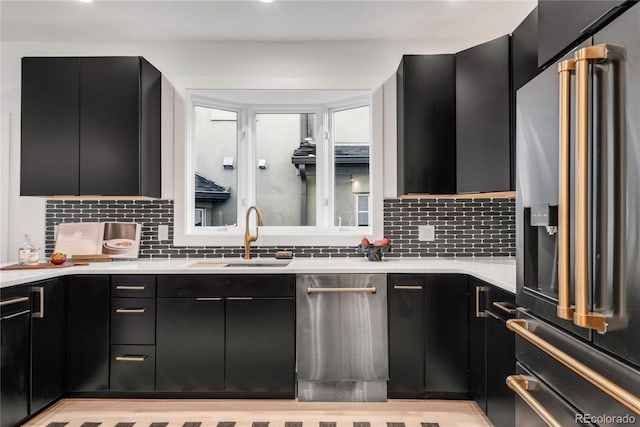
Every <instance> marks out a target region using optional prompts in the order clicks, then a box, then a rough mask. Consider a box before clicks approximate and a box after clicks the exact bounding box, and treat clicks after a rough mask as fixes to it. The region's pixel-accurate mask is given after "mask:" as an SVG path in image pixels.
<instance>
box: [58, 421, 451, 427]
mask: <svg viewBox="0 0 640 427" xmlns="http://www.w3.org/2000/svg"><path fill="white" fill-rule="evenodd" d="M68 424H69V423H65V422H54V423H49V424H48V425H47V427H66V426H67V425H68ZM145 424H146V423H145ZM312 424H313V425H314V426H315V423H303V422H301V421H288V422H286V423H285V424H284V425H285V427H314V426H312ZM337 424H338V423H337V422H330V421H321V422H319V423H318V426H315V427H336V426H337ZM420 424H421V427H440V425H439V424H438V423H420ZM101 425H102V423H99V422H85V423H82V425H81V426H80V427H100V426H101ZM168 425H169V423H168V422H167V423H163V422H160V423H158V422H156V423H151V424H149V426H148V427H167V426H168ZM201 425H202V422H198V421H189V422H185V423H184V424H183V425H182V427H200V426H201ZM235 425H236V423H235V422H234V421H221V422H219V423H218V424H217V427H235ZM103 427H105V426H103ZM115 427H146V426H145V425H144V424H143V423H135V422H121V423H117V424H116V425H115ZM251 427H269V422H265V421H259V422H254V423H252V424H251ZM353 427H371V423H369V422H366V421H356V422H354V423H353ZM387 427H406V425H405V423H394V422H388V423H387Z"/></svg>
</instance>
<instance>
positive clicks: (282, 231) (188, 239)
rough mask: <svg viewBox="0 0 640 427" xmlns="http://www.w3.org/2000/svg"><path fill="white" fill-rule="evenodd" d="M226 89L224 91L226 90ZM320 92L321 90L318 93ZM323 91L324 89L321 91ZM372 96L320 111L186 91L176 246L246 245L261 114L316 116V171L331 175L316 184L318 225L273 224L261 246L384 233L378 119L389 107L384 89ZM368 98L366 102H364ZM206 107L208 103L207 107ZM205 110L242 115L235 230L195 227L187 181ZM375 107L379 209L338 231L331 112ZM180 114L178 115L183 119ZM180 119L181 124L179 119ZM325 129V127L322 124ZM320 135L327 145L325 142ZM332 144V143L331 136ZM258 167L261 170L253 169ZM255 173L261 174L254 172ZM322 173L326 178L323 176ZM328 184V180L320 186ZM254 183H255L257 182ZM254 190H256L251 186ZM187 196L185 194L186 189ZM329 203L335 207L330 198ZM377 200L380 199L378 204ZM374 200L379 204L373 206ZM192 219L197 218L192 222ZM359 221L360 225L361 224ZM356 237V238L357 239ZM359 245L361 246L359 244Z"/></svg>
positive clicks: (178, 152) (374, 183) (374, 184)
mask: <svg viewBox="0 0 640 427" xmlns="http://www.w3.org/2000/svg"><path fill="white" fill-rule="evenodd" d="M222 90H224V89H222ZM312 90H315V89H312ZM319 90H322V89H319ZM367 91H368V92H369V95H368V96H366V97H363V98H361V99H355V100H354V99H351V100H348V101H343V102H340V103H332V104H325V105H324V106H322V107H321V108H320V109H319V108H318V106H319V105H320V104H312V105H308V104H307V105H303V104H290V105H251V106H249V105H246V104H241V103H232V102H229V101H225V100H221V99H215V98H213V97H209V96H203V95H201V94H200V93H201V92H202V91H190V90H186V96H185V102H184V104H183V105H184V110H185V112H184V116H183V117H184V118H185V121H184V123H182V125H183V126H184V128H183V129H184V132H185V133H184V135H185V136H186V139H185V140H184V143H182V144H181V143H180V142H181V141H180V139H179V138H178V137H177V138H176V144H175V146H174V149H175V160H176V167H175V168H174V178H175V179H174V182H175V186H176V187H175V188H176V203H175V207H174V209H175V221H176V224H175V228H174V244H176V245H186V246H241V245H242V244H243V241H244V240H243V235H244V230H245V215H244V212H246V209H247V208H248V207H249V206H252V205H253V204H254V203H255V200H256V198H255V197H256V181H255V179H256V170H257V150H256V148H257V146H256V141H255V138H253V135H254V133H255V120H253V118H254V117H255V114H260V113H267V114H269V113H283V114H284V113H297V114H303V113H315V114H318V115H317V116H316V124H315V129H316V132H317V135H318V137H317V138H316V139H317V141H316V143H317V145H316V150H317V151H316V157H317V160H316V161H317V162H318V163H317V164H316V168H317V170H318V171H319V170H320V167H324V170H326V173H325V174H324V176H323V177H320V176H318V177H317V179H316V183H317V185H318V188H317V191H316V206H317V212H316V215H317V220H316V225H314V226H290V227H286V226H269V225H268V224H267V225H265V226H262V227H261V228H260V240H259V243H258V244H259V245H261V246H310V245H323V246H324V245H332V246H336V245H354V244H355V243H354V242H355V241H356V240H357V237H361V236H362V235H363V234H364V235H370V236H373V235H382V204H383V203H382V197H383V194H382V173H380V174H375V175H374V174H373V173H372V171H373V170H375V169H376V166H375V165H376V164H377V165H379V166H378V167H379V170H380V171H382V158H381V156H382V151H383V147H382V134H383V132H382V130H383V129H382V125H381V123H380V122H378V123H376V122H375V121H374V118H375V116H376V113H377V116H378V118H379V120H380V121H381V120H382V114H383V111H382V109H383V103H382V101H383V100H382V93H381V91H377V93H376V92H373V91H370V90H367ZM362 99H366V102H363V101H362ZM202 104H204V105H202ZM196 105H198V106H204V107H209V108H217V109H224V110H230V111H235V112H237V113H238V118H239V119H238V146H237V153H236V159H237V161H236V165H237V180H238V190H237V191H238V197H237V209H238V210H237V218H238V223H237V225H236V226H234V227H229V226H220V227H218V226H213V227H212V226H205V227H195V226H194V224H193V209H194V208H195V200H194V198H193V197H192V195H193V191H194V183H193V181H194V180H193V179H187V176H189V177H190V176H192V175H193V173H195V170H194V168H193V166H194V164H193V160H194V159H193V155H194V126H193V123H194V119H195V117H194V107H195V106H196ZM365 105H368V106H369V117H370V119H369V123H370V126H369V129H370V137H369V146H370V151H369V168H370V170H369V203H370V205H373V209H370V214H369V220H370V221H369V225H368V226H361V227H358V226H357V225H356V226H352V227H344V226H343V227H337V226H335V225H333V215H334V212H333V200H334V196H335V195H334V191H335V190H334V186H333V185H334V182H333V179H334V173H335V171H334V161H333V155H334V154H333V153H334V152H333V150H332V148H333V138H332V137H331V136H329V135H328V129H326V127H328V126H329V120H330V116H331V114H330V112H331V111H332V110H335V111H340V110H346V109H349V108H357V107H361V106H365ZM178 117H179V115H176V118H178ZM176 121H178V120H176ZM176 124H177V126H176V136H178V134H179V132H180V129H181V126H180V123H176ZM322 124H324V126H323V127H322V129H321V130H320V128H321V125H322ZM314 136H315V135H314ZM320 137H321V138H322V141H320ZM328 137H329V138H331V140H329V138H328ZM251 165H254V166H255V168H252V167H251ZM254 169H255V170H254ZM318 175H320V174H319V173H318ZM320 181H322V182H320ZM252 183H253V184H252ZM251 187H252V188H251ZM181 188H182V189H184V192H183V193H182V194H180V189H181ZM326 196H330V197H328V199H329V203H328V204H327V203H325V200H326V199H327V197H326ZM376 199H377V200H376ZM372 202H374V203H372ZM376 202H377V205H378V213H379V215H377V216H379V217H380V218H379V220H378V221H376V219H375V218H376V216H375V215H374V214H375V209H376V208H375V206H376ZM188 218H191V220H190V221H189V220H188ZM356 222H357V221H356ZM354 239H355V240H354ZM356 243H357V242H356Z"/></svg>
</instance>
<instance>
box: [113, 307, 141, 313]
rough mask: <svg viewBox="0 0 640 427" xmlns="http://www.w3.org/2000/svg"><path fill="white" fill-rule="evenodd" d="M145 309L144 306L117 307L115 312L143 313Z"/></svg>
mask: <svg viewBox="0 0 640 427" xmlns="http://www.w3.org/2000/svg"><path fill="white" fill-rule="evenodd" d="M145 310H146V309H144V308H117V309H116V313H121V314H127V313H128V314H140V313H144V312H145Z"/></svg>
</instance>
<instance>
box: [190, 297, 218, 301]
mask: <svg viewBox="0 0 640 427" xmlns="http://www.w3.org/2000/svg"><path fill="white" fill-rule="evenodd" d="M196 301H222V298H220V297H199V298H196Z"/></svg>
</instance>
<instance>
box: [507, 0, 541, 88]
mask: <svg viewBox="0 0 640 427" xmlns="http://www.w3.org/2000/svg"><path fill="white" fill-rule="evenodd" d="M537 74H538V8H535V9H533V11H532V12H531V13H530V14H529V15H527V17H526V18H525V19H524V21H522V22H521V23H520V25H518V27H517V28H516V29H515V30H513V33H512V34H511V75H512V85H513V91H514V92H515V91H516V90H518V89H520V88H521V87H522V86H523V85H525V84H526V83H527V82H528V81H529V80H531V79H532V78H533V77H535V76H536V75H537Z"/></svg>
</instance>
